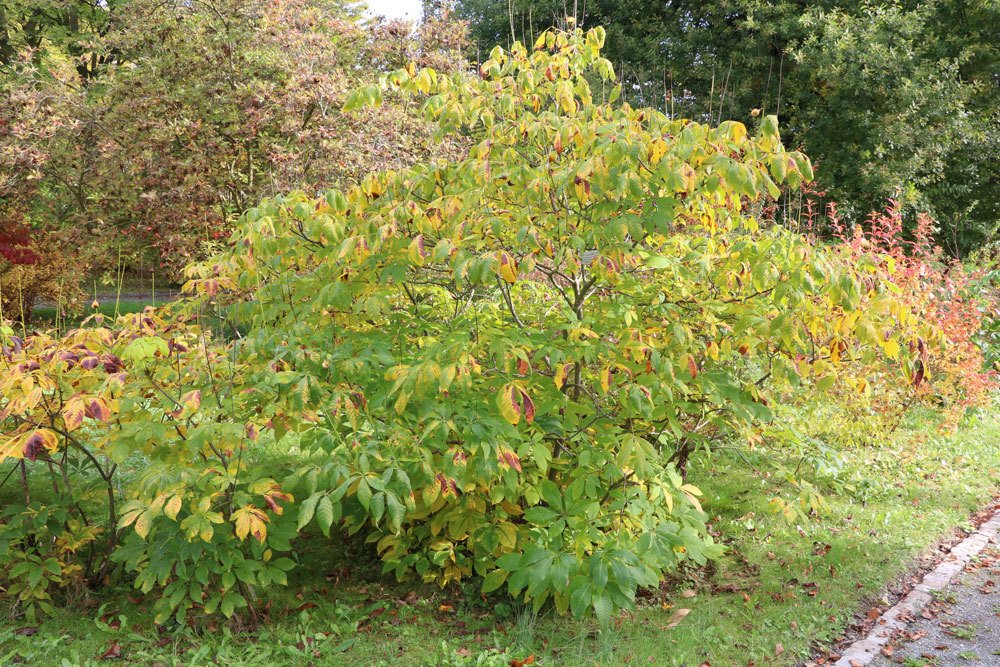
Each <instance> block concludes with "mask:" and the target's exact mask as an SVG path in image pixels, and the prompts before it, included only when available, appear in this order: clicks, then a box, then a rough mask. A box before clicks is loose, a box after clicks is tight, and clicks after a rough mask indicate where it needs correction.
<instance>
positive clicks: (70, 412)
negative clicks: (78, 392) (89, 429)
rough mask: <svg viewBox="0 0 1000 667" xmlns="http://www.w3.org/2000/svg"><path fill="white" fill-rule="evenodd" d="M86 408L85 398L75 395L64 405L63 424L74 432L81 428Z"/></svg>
mask: <svg viewBox="0 0 1000 667" xmlns="http://www.w3.org/2000/svg"><path fill="white" fill-rule="evenodd" d="M84 410H85V399H84V397H83V396H74V397H72V398H71V399H69V400H68V401H66V405H64V406H63V411H62V418H63V426H64V427H65V428H66V430H67V431H69V432H72V431H75V430H76V429H78V428H80V425H81V424H83V413H84Z"/></svg>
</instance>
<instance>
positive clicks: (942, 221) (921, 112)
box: [428, 0, 1000, 256]
mask: <svg viewBox="0 0 1000 667" xmlns="http://www.w3.org/2000/svg"><path fill="white" fill-rule="evenodd" d="M567 7H569V9H568V10H567ZM574 7H575V8H576V11H577V16H576V19H577V21H578V22H579V23H580V24H581V25H583V26H584V27H586V26H588V25H602V26H604V27H605V28H606V30H607V31H608V35H609V40H608V42H609V51H608V54H607V56H608V58H609V59H610V60H611V61H612V62H613V63H615V65H616V67H617V68H618V69H619V71H620V73H621V76H622V79H623V81H624V82H625V84H626V85H625V88H624V91H623V97H624V99H626V100H628V101H631V102H641V103H644V104H650V105H653V106H656V107H658V108H660V109H662V110H663V111H664V112H666V113H668V114H671V115H673V116H675V117H688V118H696V119H701V120H704V121H707V122H713V123H715V122H719V121H721V120H726V119H733V120H741V121H743V122H748V123H749V122H751V120H752V118H753V114H754V110H755V109H756V110H760V111H761V113H763V114H767V113H775V114H778V115H779V117H780V120H781V124H782V128H783V130H782V131H783V133H784V137H785V139H786V141H787V142H788V143H790V144H791V145H794V146H799V147H801V148H803V149H804V150H805V151H806V152H807V153H808V154H809V155H810V156H811V157H812V158H813V159H814V160H815V161H816V162H817V165H818V167H817V173H818V178H819V187H820V188H821V189H823V190H825V191H826V193H827V196H828V198H830V199H832V200H836V201H837V202H838V203H839V204H840V207H841V211H842V212H844V213H848V214H850V215H852V216H853V217H854V218H856V219H858V220H860V219H861V218H862V217H864V216H865V215H867V213H868V212H869V211H871V210H877V209H881V208H882V206H883V204H884V202H885V199H886V198H887V197H890V196H896V197H897V198H898V199H899V200H900V201H901V202H902V203H903V206H904V208H905V209H906V210H907V211H909V212H910V216H909V217H910V220H911V223H912V221H913V220H914V219H915V218H914V216H913V213H914V212H916V211H924V212H927V213H930V214H931V215H932V216H934V217H935V218H936V219H937V221H938V223H939V225H940V226H941V232H940V236H939V240H940V241H941V242H942V243H944V245H945V246H946V247H947V249H948V250H949V252H951V253H952V254H954V255H959V256H961V255H964V254H966V253H967V252H969V251H970V250H971V249H973V248H975V247H977V246H979V245H981V244H982V243H984V242H985V241H988V240H991V239H992V238H993V237H994V235H995V232H996V224H997V220H998V219H1000V185H998V173H997V167H996V165H997V164H1000V159H998V156H1000V136H998V134H1000V133H998V131H997V127H998V114H1000V107H998V104H997V100H998V99H1000V94H998V93H1000V91H998V88H997V86H998V81H997V78H996V72H997V71H998V69H1000V60H998V58H1000V55H998V46H997V44H998V43H1000V38H998V32H997V31H998V28H997V26H998V25H1000V9H998V7H997V5H996V3H994V2H990V1H989V0H970V1H966V0H934V1H933V2H904V3H897V2H864V3H856V2H839V1H836V0H822V1H820V2H809V3H802V2H795V1H792V0H782V1H780V2H760V1H758V0H719V1H716V2H691V1H687V0H668V1H665V2H657V3H648V2H632V1H629V0H626V1H624V2H621V1H618V0H615V1H613V2H612V1H608V0H591V1H589V2H585V3H582V2H581V3H573V4H571V5H567V4H566V3H564V2H562V1H561V0H560V1H558V2H557V1H554V0H547V1H543V2H533V1H532V2H528V1H521V0H514V1H513V2H512V3H510V8H509V9H510V11H508V3H495V2H489V1H484V0H459V1H458V2H457V7H456V12H457V14H458V15H459V16H460V17H462V18H464V19H467V20H469V21H470V23H471V34H472V36H473V39H474V43H475V45H476V47H475V48H474V51H475V50H477V49H478V50H479V51H480V52H481V50H482V47H483V46H484V45H489V44H493V43H496V42H500V43H509V42H510V40H511V39H512V35H513V38H517V39H522V40H525V39H526V40H530V39H531V38H532V34H533V33H537V32H539V31H541V30H543V29H545V28H546V27H548V26H551V25H562V24H564V21H565V13H566V12H567V11H569V12H570V14H572V12H573V8H574ZM428 9H429V11H432V12H433V11H435V3H428Z"/></svg>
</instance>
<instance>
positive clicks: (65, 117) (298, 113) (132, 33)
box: [0, 0, 464, 270]
mask: <svg viewBox="0 0 1000 667" xmlns="http://www.w3.org/2000/svg"><path fill="white" fill-rule="evenodd" d="M78 4H80V5H81V6H80V7H77V6H76V5H73V4H72V3H66V5H65V7H63V6H62V5H60V6H59V8H60V10H61V13H57V14H54V16H53V17H52V18H51V21H50V24H47V25H50V28H49V31H48V32H39V30H40V29H32V30H31V31H29V30H27V29H26V28H24V26H25V25H27V24H30V23H31V20H32V19H31V17H32V16H34V15H35V13H37V12H40V11H42V10H41V9H38V8H37V7H35V5H33V4H31V3H9V5H10V7H12V8H13V9H16V10H18V12H19V14H18V16H19V17H20V20H19V21H18V22H16V29H15V28H10V29H9V30H8V33H7V34H8V35H13V36H14V37H17V38H18V39H21V40H22V41H24V39H28V38H27V37H24V36H25V35H29V34H30V35H36V36H34V37H30V40H29V41H30V44H29V46H32V45H34V48H29V49H28V50H27V51H25V50H24V48H21V47H20V46H19V47H17V48H15V49H14V50H15V51H16V52H17V54H19V55H16V56H11V57H12V58H13V60H11V62H10V63H9V64H8V65H7V67H6V68H5V70H4V72H5V76H4V78H3V88H2V90H3V92H4V97H5V100H4V101H5V102H7V104H5V105H4V106H5V109H4V111H2V112H0V153H3V154H5V155H10V156H12V157H14V158H15V159H12V160H9V161H7V160H5V162H4V165H3V168H2V169H0V188H5V192H8V193H10V195H11V196H10V198H8V199H6V200H5V201H4V202H3V204H2V208H3V209H5V210H4V211H3V212H2V214H3V215H5V216H16V217H17V219H19V220H22V221H23V222H24V223H25V224H28V225H29V226H31V227H33V228H37V229H45V230H47V231H58V232H59V233H60V234H61V236H62V237H63V238H65V239H67V240H71V241H72V243H73V245H74V246H77V247H82V248H89V249H90V251H89V252H87V253H85V255H86V256H87V261H83V263H84V264H94V265H96V266H98V267H105V268H106V267H109V266H111V265H113V264H114V262H115V261H117V258H118V257H119V256H124V257H125V258H126V259H127V260H128V261H129V262H130V263H134V264H140V265H142V264H148V263H150V262H160V263H163V264H165V265H166V266H167V267H168V268H169V269H171V270H174V269H177V268H178V267H180V266H183V265H184V264H185V263H186V262H188V261H190V260H191V259H192V258H195V257H199V256H203V255H204V253H206V252H207V251H208V249H209V248H211V247H213V244H214V243H215V242H217V241H218V240H219V239H221V238H223V237H224V236H226V235H227V233H228V226H229V223H230V222H231V220H232V219H233V218H234V217H235V216H236V215H238V214H239V213H240V212H241V211H243V210H244V209H245V208H247V207H248V206H250V205H251V204H252V203H254V202H256V201H258V200H259V199H260V198H262V197H264V196H267V195H269V194H273V193H275V192H280V191H289V190H296V189H302V190H305V191H309V192H316V191H317V190H318V189H320V188H324V187H329V186H330V185H332V184H336V183H338V182H341V181H342V180H343V179H345V178H353V177H356V176H357V175H359V174H362V173H366V172H367V171H369V170H371V169H373V168H375V167H381V168H398V167H400V166H403V165H407V164H410V163H412V162H414V161H416V160H417V159H419V158H421V157H423V156H426V155H429V154H431V153H439V154H448V152H449V151H452V150H454V149H456V144H454V143H447V144H434V143H432V142H431V141H430V140H429V134H428V132H427V130H426V129H425V125H424V124H423V123H422V122H419V121H417V120H415V117H414V114H413V113H412V109H411V108H409V107H408V106H407V105H406V104H403V103H401V104H398V105H395V104H389V105H387V106H386V107H385V108H383V109H380V110H373V111H371V112H368V113H366V114H365V115H363V116H361V117H354V116H352V117H348V116H345V115H344V114H342V113H341V112H340V106H341V105H342V103H343V100H344V98H345V96H346V91H348V90H350V89H351V88H352V87H354V86H355V85H357V84H359V83H363V82H364V81H366V80H369V79H371V78H372V77H373V76H375V75H377V74H378V73H379V72H380V71H383V70H387V69H391V68H395V67H398V66H400V65H401V64H402V63H403V62H405V61H408V60H410V59H415V60H423V61H426V62H428V63H431V62H433V64H434V65H435V66H437V67H443V68H444V69H448V68H450V67H455V66H457V64H458V63H459V62H460V60H461V54H462V51H463V48H464V44H463V40H464V27H463V26H462V25H461V24H460V23H456V22H450V23H444V22H440V21H438V22H431V23H428V24H427V25H425V26H424V27H423V28H422V29H421V31H418V32H413V30H412V28H411V26H409V25H408V24H405V23H401V22H395V23H381V22H370V21H364V20H362V17H361V15H360V13H359V9H358V8H357V7H356V5H354V4H353V3H347V2H340V1H339V0H280V1H278V2H270V1H267V2H265V1H264V0H251V1H249V2H245V1H242V0H206V1H205V2H197V3H190V2H184V1H181V0H176V1H170V2H154V1H152V0H129V1H127V2H117V3H110V4H108V3H97V4H96V5H95V6H90V5H89V4H88V3H78ZM5 7H7V5H5ZM87 7H89V8H90V10H92V14H93V16H94V17H95V18H93V20H92V21H91V23H88V24H87V25H88V26H91V27H88V28H87V30H86V31H83V29H82V28H81V29H80V32H78V33H73V35H74V36H71V37H65V36H64V33H63V32H60V30H63V29H64V28H65V29H66V30H68V28H66V26H73V25H79V21H77V22H76V23H74V21H73V20H71V18H69V17H70V14H72V13H73V12H75V15H82V14H83V10H84V9H86V8H87ZM48 9H53V10H54V8H48ZM48 9H46V11H48ZM62 10H64V11H62ZM8 14H13V10H11V11H10V12H8ZM45 15H46V16H48V14H45ZM91 24H92V25H91ZM6 25H7V26H8V27H10V26H12V25H15V24H14V23H13V22H11V21H7V24H6ZM32 25H33V24H32ZM50 34H51V35H59V36H60V37H58V38H57V37H51V38H50V37H49V36H48V35H50ZM11 39H13V37H12V38H11ZM8 41H10V40H8ZM11 43H12V44H13V42H11ZM43 47H45V48H44V49H43ZM84 61H86V63H87V67H86V68H85V69H84V70H81V69H80V68H79V66H78V65H79V63H81V62H84ZM29 180H30V181H31V183H30V187H25V185H26V184H27V183H28V181H29ZM15 210H16V214H15V212H14V211H15Z"/></svg>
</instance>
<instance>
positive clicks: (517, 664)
mask: <svg viewBox="0 0 1000 667" xmlns="http://www.w3.org/2000/svg"><path fill="white" fill-rule="evenodd" d="M533 664H535V654H534V653H532V654H531V655H529V656H528V657H527V658H525V659H524V660H517V659H514V660H511V661H510V667H524V666H525V665H533Z"/></svg>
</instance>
